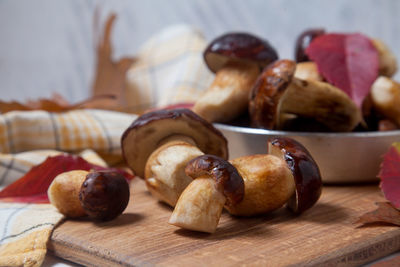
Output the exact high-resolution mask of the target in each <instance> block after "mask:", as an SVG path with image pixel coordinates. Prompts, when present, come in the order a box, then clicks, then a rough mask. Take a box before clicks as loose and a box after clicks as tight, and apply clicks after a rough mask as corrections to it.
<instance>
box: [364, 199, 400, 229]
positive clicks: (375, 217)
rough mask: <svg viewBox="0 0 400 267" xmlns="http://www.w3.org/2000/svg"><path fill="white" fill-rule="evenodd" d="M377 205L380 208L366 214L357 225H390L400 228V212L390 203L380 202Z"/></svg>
mask: <svg viewBox="0 0 400 267" xmlns="http://www.w3.org/2000/svg"><path fill="white" fill-rule="evenodd" d="M376 205H377V206H378V208H377V209H376V210H374V211H371V212H368V213H365V214H364V215H362V216H361V217H360V218H359V219H358V221H357V222H356V223H361V224H375V223H388V224H394V225H398V226H400V211H398V210H397V209H395V208H394V207H393V206H392V205H391V204H390V203H389V202H378V203H376Z"/></svg>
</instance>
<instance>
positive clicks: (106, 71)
mask: <svg viewBox="0 0 400 267" xmlns="http://www.w3.org/2000/svg"><path fill="white" fill-rule="evenodd" d="M115 19H116V15H115V14H112V15H111V16H109V17H108V19H107V21H106V24H105V28H104V33H103V37H102V39H101V40H100V42H99V44H98V45H97V62H96V74H95V79H94V83H93V87H92V94H93V95H94V96H97V95H110V94H112V95H115V96H116V98H117V102H118V103H119V105H120V108H121V106H122V107H124V106H126V105H127V103H126V97H125V95H126V72H127V71H128V69H129V68H130V66H131V65H132V64H133V62H134V61H135V59H134V58H131V57H124V58H121V59H120V60H119V61H116V62H114V61H113V59H112V52H113V48H112V44H111V33H112V27H113V24H114V21H115Z"/></svg>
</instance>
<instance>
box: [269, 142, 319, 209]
mask: <svg viewBox="0 0 400 267" xmlns="http://www.w3.org/2000/svg"><path fill="white" fill-rule="evenodd" d="M268 152H269V154H272V155H275V156H277V157H280V158H282V159H284V160H285V161H286V163H287V164H288V166H289V169H290V170H291V171H292V173H293V177H294V180H295V184H296V191H295V192H296V194H294V195H293V196H292V197H291V198H290V199H289V201H288V203H287V205H288V207H289V208H290V209H291V210H292V211H293V212H294V213H297V214H300V213H302V212H304V211H305V210H307V209H309V208H311V207H312V206H313V205H314V204H315V203H316V202H317V200H318V199H319V197H320V196H321V191H322V180H321V173H320V171H319V168H318V165H317V163H316V162H315V160H314V159H313V157H312V156H311V154H310V153H309V152H308V150H307V149H306V148H305V147H304V146H303V145H302V144H300V143H299V142H297V141H295V140H293V139H291V138H286V137H280V138H274V139H272V140H269V141H268Z"/></svg>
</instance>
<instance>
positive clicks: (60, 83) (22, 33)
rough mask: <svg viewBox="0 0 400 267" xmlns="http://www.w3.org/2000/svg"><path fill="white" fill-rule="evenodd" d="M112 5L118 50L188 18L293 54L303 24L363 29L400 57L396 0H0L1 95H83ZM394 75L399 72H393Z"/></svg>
mask: <svg viewBox="0 0 400 267" xmlns="http://www.w3.org/2000/svg"><path fill="white" fill-rule="evenodd" d="M96 7H99V8H100V10H101V14H102V19H103V20H104V18H105V16H106V15H107V14H108V13H109V12H111V11H114V12H116V13H117V14H118V21H117V22H116V27H115V31H114V35H113V38H114V39H113V42H114V45H115V48H116V51H115V56H116V57H120V56H121V55H125V54H134V53H135V52H136V51H137V49H138V48H139V47H140V45H141V44H142V43H143V42H144V41H145V40H146V39H147V38H149V37H150V36H151V35H152V34H154V33H156V32H157V31H159V30H160V29H162V28H164V27H166V26H168V25H172V24H177V23H188V24H192V25H195V26H196V27H198V28H199V29H201V30H202V31H203V32H204V34H205V36H206V38H207V39H211V38H213V37H215V36H217V35H219V34H221V33H224V32H226V31H249V32H253V33H255V34H258V35H260V36H262V37H264V38H266V39H268V40H269V41H270V42H271V43H272V44H273V45H274V46H275V47H276V49H277V50H278V52H279V54H280V56H281V57H286V58H292V57H293V47H294V39H295V38H296V36H297V35H298V33H300V32H301V31H302V30H304V29H305V28H308V27H325V28H326V29H328V30H329V31H346V32H355V31H359V32H363V33H365V34H368V35H369V36H373V37H377V38H380V39H382V40H384V41H385V42H386V43H387V44H389V46H390V47H391V48H392V49H393V51H394V52H395V54H396V55H397V56H398V57H400V32H399V31H400V1H397V0H352V1H346V0H335V1H333V0H319V1H318V0H303V1H300V0H299V1H295V0H268V1H266V0H264V1H262V0H247V1H243V0H215V1H211V0H168V1H167V0H165V1H163V0H142V1H138V0H136V1H135V0H131V1H128V0H126V1H125V0H124V1H122V0H121V1H96V0H68V1H67V0H64V1H62V0H0V99H3V100H11V99H18V100H22V99H26V98H36V97H45V96H49V95H50V94H51V92H53V91H56V92H59V93H61V94H62V95H64V96H65V97H66V98H67V99H69V100H71V101H78V100H81V99H82V98H84V97H86V96H87V95H88V88H89V87H90V84H91V81H92V77H93V67H94V40H93V39H94V38H93V14H94V10H95V8H96ZM397 77H399V76H397Z"/></svg>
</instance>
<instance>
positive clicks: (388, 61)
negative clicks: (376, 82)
mask: <svg viewBox="0 0 400 267" xmlns="http://www.w3.org/2000/svg"><path fill="white" fill-rule="evenodd" d="M372 43H373V45H374V46H375V48H376V50H377V51H378V56H379V74H380V75H382V76H387V77H392V76H393V75H394V74H395V73H396V71H397V60H396V56H395V55H394V54H393V52H392V51H391V50H390V49H389V47H387V45H386V44H385V43H383V42H382V41H381V40H379V39H372Z"/></svg>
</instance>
